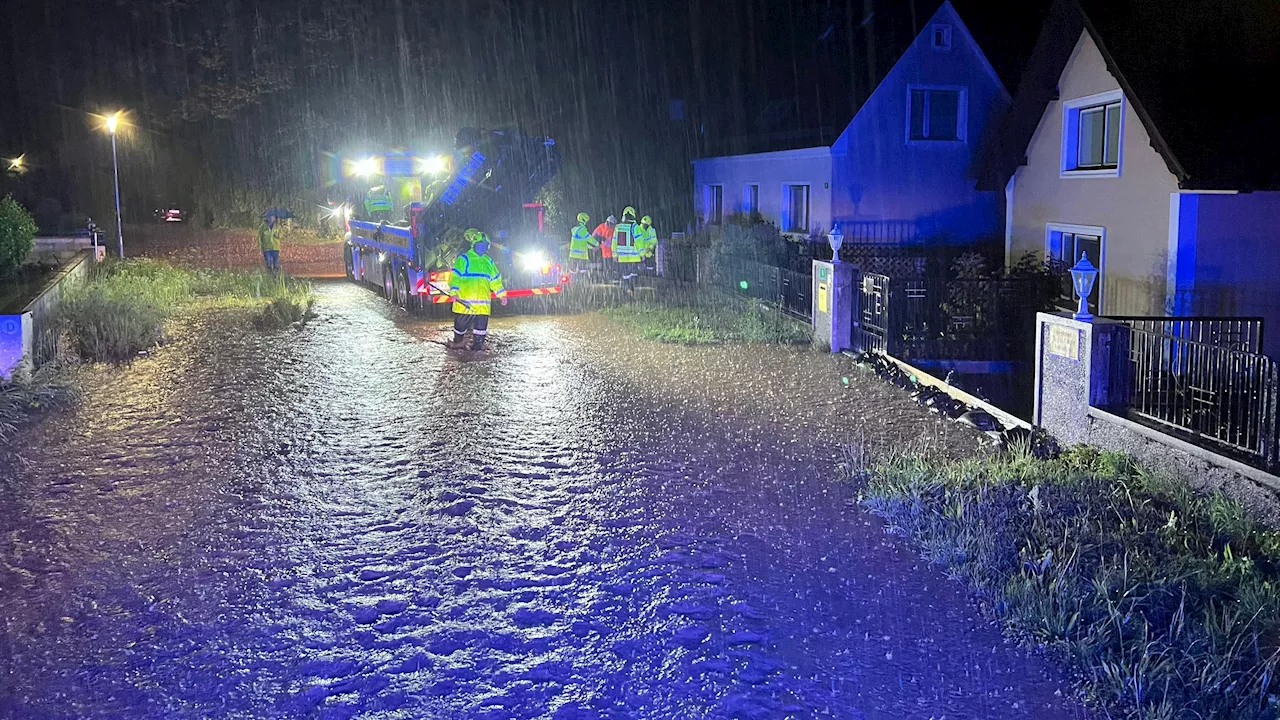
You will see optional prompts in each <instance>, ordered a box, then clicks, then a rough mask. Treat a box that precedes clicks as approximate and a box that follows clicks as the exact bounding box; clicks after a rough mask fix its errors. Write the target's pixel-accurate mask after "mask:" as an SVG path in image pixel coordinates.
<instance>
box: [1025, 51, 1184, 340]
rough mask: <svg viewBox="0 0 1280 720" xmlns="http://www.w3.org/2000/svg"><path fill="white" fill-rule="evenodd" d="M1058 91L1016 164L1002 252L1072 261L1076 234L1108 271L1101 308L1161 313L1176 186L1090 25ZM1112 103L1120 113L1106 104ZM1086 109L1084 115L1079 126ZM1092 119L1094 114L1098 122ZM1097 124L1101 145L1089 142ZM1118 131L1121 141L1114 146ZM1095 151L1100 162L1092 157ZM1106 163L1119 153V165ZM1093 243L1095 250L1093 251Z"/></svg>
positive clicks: (1104, 274)
mask: <svg viewBox="0 0 1280 720" xmlns="http://www.w3.org/2000/svg"><path fill="white" fill-rule="evenodd" d="M1058 90H1059V93H1058V96H1059V98H1060V99H1059V100H1056V101H1054V102H1051V103H1049V105H1048V108H1047V109H1046V110H1045V113H1044V115H1043V116H1042V117H1041V118H1040V126H1039V127H1038V128H1037V129H1036V132H1035V134H1034V135H1033V136H1032V138H1031V142H1030V144H1029V145H1028V147H1027V164H1026V166H1025V167H1021V168H1019V169H1018V171H1017V174H1016V175H1014V178H1013V181H1012V183H1011V186H1010V188H1009V191H1008V192H1009V194H1010V196H1011V198H1012V206H1013V210H1012V212H1010V213H1009V215H1008V217H1009V219H1010V221H1011V222H1010V223H1009V227H1007V228H1006V256H1007V258H1006V259H1007V260H1008V262H1010V263H1013V262H1017V260H1018V258H1019V257H1021V256H1022V255H1023V254H1024V253H1027V252H1033V253H1037V254H1042V253H1046V252H1049V253H1054V252H1059V253H1063V259H1064V260H1066V261H1067V262H1069V263H1074V261H1075V258H1074V257H1073V258H1069V259H1068V258H1066V257H1065V255H1066V253H1065V251H1064V250H1063V249H1062V248H1063V243H1064V241H1065V242H1067V243H1071V242H1073V241H1077V238H1078V239H1079V240H1078V241H1077V244H1078V245H1079V246H1080V247H1083V248H1088V249H1089V250H1088V251H1087V254H1088V255H1089V256H1090V257H1089V260H1090V262H1092V263H1093V264H1094V265H1095V266H1097V267H1098V268H1099V269H1100V270H1101V273H1102V274H1101V279H1100V282H1099V286H1100V287H1099V288H1098V289H1097V290H1095V293H1100V295H1101V297H1100V298H1099V297H1098V295H1097V294H1095V296H1094V300H1095V301H1097V300H1099V299H1100V300H1101V312H1104V313H1107V314H1111V315H1150V314H1161V313H1163V312H1164V308H1165V300H1166V275H1167V274H1168V262H1169V258H1168V247H1169V237H1170V227H1171V226H1170V211H1169V209H1170V195H1171V194H1176V193H1177V192H1178V182H1177V178H1175V177H1174V175H1173V173H1171V172H1170V171H1169V168H1168V166H1167V165H1166V164H1165V161H1164V158H1163V157H1161V156H1160V154H1159V153H1157V152H1156V151H1155V150H1154V149H1153V148H1152V147H1151V138H1150V136H1149V135H1148V134H1147V131H1146V128H1145V127H1143V124H1142V122H1141V121H1140V120H1139V118H1138V116H1137V113H1136V112H1135V111H1134V109H1133V107H1132V104H1131V103H1130V101H1129V98H1126V97H1124V95H1123V93H1122V92H1121V90H1120V83H1119V81H1118V80H1117V79H1116V78H1115V76H1114V75H1112V74H1111V72H1110V71H1108V70H1107V67H1106V63H1105V61H1104V60H1103V57H1102V53H1101V52H1099V50H1098V47H1097V45H1096V44H1095V43H1094V42H1093V39H1092V37H1090V35H1089V33H1088V31H1085V32H1083V33H1081V36H1080V38H1079V40H1078V41H1077V43H1076V47H1075V50H1074V51H1073V52H1072V55H1071V58H1070V59H1069V60H1068V61H1067V64H1066V67H1065V68H1064V69H1063V71H1062V75H1061V77H1060V78H1059V81H1058ZM1116 103H1119V105H1120V107H1119V109H1118V111H1116V110H1110V111H1109V110H1108V108H1109V107H1112V108H1114V106H1115V104H1116ZM1081 112H1085V113H1087V114H1086V120H1085V122H1084V123H1083V124H1082V122H1081ZM1098 114H1101V116H1102V117H1098ZM1090 117H1092V118H1094V120H1095V121H1096V122H1095V123H1094V124H1092V125H1091V124H1090V123H1089V122H1088V120H1087V118H1090ZM1117 121H1118V127H1115V125H1114V123H1116V122H1117ZM1099 126H1100V127H1101V128H1102V129H1103V142H1102V143H1101V148H1100V152H1099V151H1098V145H1097V144H1096V143H1091V142H1090V139H1091V136H1092V137H1093V138H1094V139H1095V140H1096V133H1095V130H1096V129H1097V128H1098V127H1099ZM1113 127H1115V129H1114V130H1112V128H1113ZM1108 131H1110V132H1108ZM1082 136H1083V139H1082ZM1116 137H1118V138H1119V144H1118V146H1116V145H1114V144H1113V141H1114V139H1115V138H1116ZM1088 147H1092V148H1095V150H1094V151H1093V152H1090V150H1089V149H1087V148H1088ZM1099 157H1101V158H1102V162H1097V163H1095V162H1093V161H1094V160H1095V159H1097V158H1099ZM1107 160H1115V162H1114V165H1115V167H1109V165H1111V164H1112V163H1110V162H1107ZM1173 232H1174V233H1175V234H1176V232H1177V228H1176V225H1175V226H1174V228H1173ZM1095 238H1096V241H1095ZM1095 247H1097V248H1099V250H1100V256H1099V257H1094V253H1093V251H1092V248H1095ZM1094 309H1095V311H1098V308H1097V307H1096V306H1095V308H1094Z"/></svg>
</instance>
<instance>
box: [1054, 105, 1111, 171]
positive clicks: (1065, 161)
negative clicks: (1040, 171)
mask: <svg viewBox="0 0 1280 720" xmlns="http://www.w3.org/2000/svg"><path fill="white" fill-rule="evenodd" d="M1117 103H1118V104H1119V105H1120V112H1119V115H1120V121H1119V128H1117V131H1118V137H1119V138H1120V140H1119V145H1118V146H1117V147H1116V166H1115V167H1107V166H1105V165H1103V166H1102V167H1080V165H1079V157H1080V114H1081V112H1083V111H1086V110H1092V109H1094V108H1106V107H1107V106H1109V105H1115V104H1117ZM1127 106H1128V101H1127V100H1125V97H1124V91H1123V90H1121V89H1120V88H1116V89H1115V90H1108V91H1107V92H1101V93H1095V94H1093V95H1086V96H1084V97H1079V98H1074V99H1072V100H1065V101H1063V103H1062V145H1061V147H1060V152H1059V155H1060V162H1059V166H1058V177H1062V178H1117V177H1120V174H1121V171H1122V169H1123V168H1124V129H1125V115H1126V114H1127V113H1126V112H1125V111H1126V109H1127ZM1106 122H1107V121H1106V110H1105V109H1104V110H1103V120H1102V133H1103V149H1102V157H1103V162H1104V163H1105V161H1106V155H1107V150H1106V137H1107V124H1106Z"/></svg>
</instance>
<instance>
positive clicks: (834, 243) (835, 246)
mask: <svg viewBox="0 0 1280 720" xmlns="http://www.w3.org/2000/svg"><path fill="white" fill-rule="evenodd" d="M827 242H828V243H830V244H831V262H833V263H838V262H840V246H841V245H844V234H843V233H841V232H840V225H839V223H837V224H835V225H832V226H831V232H829V233H827Z"/></svg>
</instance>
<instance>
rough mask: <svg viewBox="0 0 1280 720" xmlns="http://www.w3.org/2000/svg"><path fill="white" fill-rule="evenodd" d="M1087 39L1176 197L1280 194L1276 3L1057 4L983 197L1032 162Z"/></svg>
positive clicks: (992, 156)
mask: <svg viewBox="0 0 1280 720" xmlns="http://www.w3.org/2000/svg"><path fill="white" fill-rule="evenodd" d="M1086 32H1087V33H1088V34H1089V36H1090V38H1092V40H1093V42H1094V44H1096V45H1097V47H1098V50H1099V51H1100V52H1101V54H1102V57H1103V59H1104V60H1105V62H1106V65H1107V69H1108V70H1109V71H1110V72H1111V74H1112V75H1114V76H1115V78H1116V79H1117V81H1118V83H1119V85H1120V88H1121V89H1122V90H1123V91H1124V94H1125V97H1126V98H1127V100H1128V102H1129V104H1130V106H1131V107H1132V108H1133V109H1134V112H1135V113H1136V114H1137V116H1138V118H1139V119H1140V120H1141V121H1142V124H1143V126H1144V128H1145V129H1146V131H1147V134H1148V135H1149V136H1150V138H1151V146H1152V148H1154V149H1155V150H1156V152H1158V153H1159V154H1160V156H1161V157H1162V158H1164V161H1165V164H1166V165H1167V166H1168V168H1169V172H1170V173H1172V174H1173V175H1174V177H1176V178H1177V180H1178V185H1179V187H1181V188H1183V189H1188V190H1243V191H1250V190H1280V146H1278V145H1277V143H1276V139H1275V136H1276V133H1277V128H1278V127H1280V124H1278V123H1280V114H1277V112H1276V111H1275V110H1274V109H1273V106H1274V105H1275V103H1274V101H1273V99H1272V98H1271V97H1270V90H1271V88H1274V87H1277V81H1278V80H1280V46H1277V45H1276V44H1275V42H1274V38H1276V37H1280V4H1275V3H1235V2H1222V1H1221V0H1181V1H1180V2H1179V3H1177V4H1176V5H1174V4H1170V3H1169V2H1167V1H1164V0H1055V2H1054V5H1053V8H1052V9H1051V11H1050V14H1049V18H1048V20H1046V22H1045V24H1044V27H1043V29H1042V31H1041V33H1040V37H1039V39H1038V40H1037V41H1036V45H1035V48H1034V49H1033V51H1032V55H1031V60H1030V62H1029V63H1028V66H1027V70H1026V73H1025V75H1024V76H1023V78H1022V80H1021V82H1020V83H1019V86H1018V92H1017V94H1016V95H1015V97H1014V101H1013V105H1012V106H1010V108H1009V110H1008V112H1007V113H1006V114H1005V116H1004V117H1003V118H1002V120H1001V122H999V123H993V125H992V130H991V132H990V133H989V134H988V136H987V137H986V138H985V140H984V146H983V152H982V154H981V155H980V157H981V158H982V159H981V161H980V162H981V167H980V168H979V177H980V181H979V188H980V189H984V190H997V189H1000V188H1003V187H1004V186H1005V184H1006V183H1007V182H1008V179H1009V178H1010V177H1011V176H1012V175H1013V173H1014V172H1015V171H1016V170H1017V168H1018V167H1019V166H1021V165H1025V164H1026V152H1027V147H1028V145H1029V144H1030V142H1031V138H1032V136H1033V135H1034V134H1035V131H1036V128H1037V127H1038V126H1039V124H1040V120H1041V118H1042V117H1043V115H1044V113H1045V110H1046V109H1047V108H1048V105H1049V103H1050V102H1052V101H1054V100H1057V99H1058V81H1059V79H1060V78H1061V76H1062V71H1063V69H1064V68H1065V67H1066V64H1067V61H1068V60H1069V59H1070V57H1071V54H1072V52H1073V50H1074V49H1075V46H1076V44H1077V42H1078V41H1079V39H1080V37H1081V35H1082V34H1083V33H1086Z"/></svg>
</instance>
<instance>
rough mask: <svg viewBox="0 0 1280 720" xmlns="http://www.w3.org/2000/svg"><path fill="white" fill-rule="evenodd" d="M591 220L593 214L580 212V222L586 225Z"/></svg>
mask: <svg viewBox="0 0 1280 720" xmlns="http://www.w3.org/2000/svg"><path fill="white" fill-rule="evenodd" d="M590 220H591V216H590V215H588V214H586V213H578V222H580V223H582V224H583V225H586V224H587V223H588V222H589V221H590Z"/></svg>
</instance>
